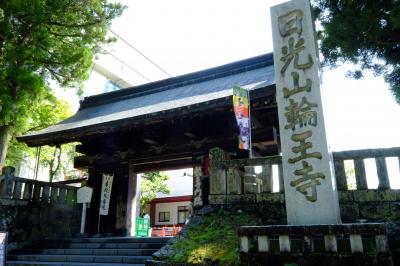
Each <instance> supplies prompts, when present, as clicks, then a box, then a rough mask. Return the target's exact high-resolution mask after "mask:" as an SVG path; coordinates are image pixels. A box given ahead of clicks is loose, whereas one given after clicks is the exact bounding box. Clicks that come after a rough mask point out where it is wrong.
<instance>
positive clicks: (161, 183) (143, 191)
mask: <svg viewBox="0 0 400 266" xmlns="http://www.w3.org/2000/svg"><path fill="white" fill-rule="evenodd" d="M168 179H169V176H167V175H165V174H161V173H160V172H148V173H145V174H143V175H142V181H141V183H140V208H141V209H142V210H145V209H146V205H147V204H149V203H150V201H151V200H152V199H155V198H156V197H157V193H164V194H169V193H171V189H170V188H169V187H168V185H167V184H166V181H167V180H168Z"/></svg>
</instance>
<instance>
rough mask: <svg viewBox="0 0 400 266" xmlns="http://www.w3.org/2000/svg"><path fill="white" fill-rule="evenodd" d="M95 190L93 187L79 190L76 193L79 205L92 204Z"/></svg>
mask: <svg viewBox="0 0 400 266" xmlns="http://www.w3.org/2000/svg"><path fill="white" fill-rule="evenodd" d="M92 194H93V188H91V187H81V188H78V191H77V193H76V198H77V199H76V202H77V203H90V201H91V200H92Z"/></svg>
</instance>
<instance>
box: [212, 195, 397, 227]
mask: <svg viewBox="0 0 400 266" xmlns="http://www.w3.org/2000/svg"><path fill="white" fill-rule="evenodd" d="M210 200H211V201H212V202H213V207H215V208H223V209H230V210H242V211H245V212H250V213H256V214H257V215H258V217H260V218H262V219H263V221H264V223H265V224H286V208H285V195H284V193H282V192H281V193H260V194H242V195H210ZM339 202H340V211H341V216H342V221H343V222H344V223H351V222H360V221H361V222H363V221H364V220H365V221H371V222H372V221H382V222H396V223H399V224H400V190H395V189H387V190H377V189H368V190H347V191H339Z"/></svg>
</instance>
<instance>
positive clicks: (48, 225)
mask: <svg viewBox="0 0 400 266" xmlns="http://www.w3.org/2000/svg"><path fill="white" fill-rule="evenodd" d="M79 228H80V209H79V208H78V205H76V204H75V205H67V204H57V203H37V202H36V203H34V202H29V201H23V200H13V199H0V231H7V232H9V243H12V242H18V243H22V242H26V241H31V240H38V239H44V238H68V237H71V236H73V235H74V234H75V233H79Z"/></svg>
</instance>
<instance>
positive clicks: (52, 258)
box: [7, 254, 151, 265]
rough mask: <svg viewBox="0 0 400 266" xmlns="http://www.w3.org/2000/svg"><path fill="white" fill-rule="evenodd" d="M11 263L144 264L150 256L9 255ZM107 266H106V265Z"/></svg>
mask: <svg viewBox="0 0 400 266" xmlns="http://www.w3.org/2000/svg"><path fill="white" fill-rule="evenodd" d="M7 259H8V260H7V261H8V262H11V261H34V262H39V261H42V262H61V263H64V262H79V263H131V264H144V263H145V262H146V260H148V259H151V256H111V255H42V254H15V255H13V254H10V255H8V258H7ZM107 265H108V264H107Z"/></svg>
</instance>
